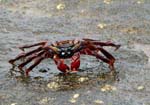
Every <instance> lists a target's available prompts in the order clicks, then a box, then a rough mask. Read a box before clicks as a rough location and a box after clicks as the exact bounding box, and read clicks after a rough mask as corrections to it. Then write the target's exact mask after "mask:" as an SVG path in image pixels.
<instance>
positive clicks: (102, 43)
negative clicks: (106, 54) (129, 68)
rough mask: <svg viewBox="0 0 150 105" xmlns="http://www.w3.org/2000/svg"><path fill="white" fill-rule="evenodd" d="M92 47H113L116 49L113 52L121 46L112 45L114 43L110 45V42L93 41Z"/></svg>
mask: <svg viewBox="0 0 150 105" xmlns="http://www.w3.org/2000/svg"><path fill="white" fill-rule="evenodd" d="M92 43H93V44H94V45H100V46H112V47H115V48H116V49H115V50H117V49H118V48H119V47H120V46H121V45H116V44H114V43H112V42H110V41H108V42H100V41H94V42H92Z"/></svg>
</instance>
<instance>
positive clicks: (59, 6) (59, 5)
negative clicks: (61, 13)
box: [56, 4, 65, 10]
mask: <svg viewBox="0 0 150 105" xmlns="http://www.w3.org/2000/svg"><path fill="white" fill-rule="evenodd" d="M56 8H57V9H58V10H63V9H64V8H65V4H58V5H57V6H56Z"/></svg>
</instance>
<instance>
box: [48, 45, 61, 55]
mask: <svg viewBox="0 0 150 105" xmlns="http://www.w3.org/2000/svg"><path fill="white" fill-rule="evenodd" d="M49 48H50V49H52V50H53V51H54V52H55V53H57V54H58V53H59V52H60V50H59V49H58V48H57V47H53V46H49Z"/></svg>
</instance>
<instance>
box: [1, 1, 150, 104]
mask: <svg viewBox="0 0 150 105" xmlns="http://www.w3.org/2000/svg"><path fill="white" fill-rule="evenodd" d="M60 4H63V6H62V5H60ZM58 5H59V6H58ZM60 6H62V7H61V8H60ZM149 6H150V1H149V0H145V1H143V0H126V1H121V0H110V2H109V0H108V1H107V0H106V1H105V0H104V1H102V0H92V1H90V0H71V1H65V0H61V1H60V0H55V1H50V0H45V1H42V0H33V1H30V0H23V1H19V0H10V1H7V0H1V1H0V39H1V41H0V105H49V104H51V105H62V103H63V105H71V104H75V105H95V104H104V105H150V101H149V99H150V63H149V60H150V55H149V50H150V49H149V46H150V35H149V33H150V31H149V27H150V22H149V20H150V14H149V13H150V9H149ZM83 37H88V38H94V39H99V40H102V41H108V40H111V41H113V42H115V43H119V44H121V45H122V46H121V48H120V49H119V50H117V51H114V49H113V48H106V49H107V50H108V51H109V52H111V53H112V54H113V55H114V56H115V58H116V63H115V68H116V71H117V73H116V74H115V75H111V73H110V72H109V68H108V67H107V66H108V65H106V64H104V63H103V62H99V61H98V60H97V59H95V58H94V57H89V56H82V57H81V62H82V63H81V67H80V72H78V73H73V74H69V75H67V76H66V75H63V74H61V73H60V72H59V71H58V70H57V68H56V66H55V64H54V62H53V61H52V60H51V59H46V60H44V61H43V62H42V63H41V64H40V65H38V66H37V67H36V68H35V69H34V70H33V71H32V72H30V77H28V78H26V77H23V76H21V75H20V73H18V72H15V71H12V70H11V65H10V64H9V63H8V60H9V59H11V58H14V57H15V56H16V55H17V54H19V53H20V50H19V49H18V48H17V47H18V46H20V45H24V44H32V43H36V42H39V41H41V40H49V41H50V42H51V41H54V40H60V39H61V40H62V39H71V38H83ZM15 70H18V69H17V68H15Z"/></svg>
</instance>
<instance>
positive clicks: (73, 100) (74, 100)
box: [69, 98, 77, 103]
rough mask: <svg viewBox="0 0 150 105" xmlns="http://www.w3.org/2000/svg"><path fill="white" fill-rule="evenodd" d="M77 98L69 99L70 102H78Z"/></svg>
mask: <svg viewBox="0 0 150 105" xmlns="http://www.w3.org/2000/svg"><path fill="white" fill-rule="evenodd" d="M76 101H77V100H76V99H74V98H71V99H70V100H69V102H71V103H76Z"/></svg>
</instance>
